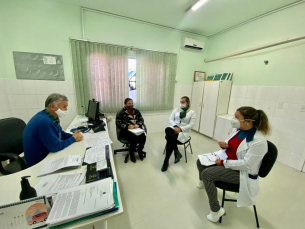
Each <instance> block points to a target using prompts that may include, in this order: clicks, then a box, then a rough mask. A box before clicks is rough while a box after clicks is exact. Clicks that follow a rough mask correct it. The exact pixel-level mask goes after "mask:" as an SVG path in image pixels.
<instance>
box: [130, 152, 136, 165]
mask: <svg viewBox="0 0 305 229" xmlns="http://www.w3.org/2000/svg"><path fill="white" fill-rule="evenodd" d="M130 160H131V161H132V162H133V163H136V162H137V161H136V158H135V156H134V153H133V154H130Z"/></svg>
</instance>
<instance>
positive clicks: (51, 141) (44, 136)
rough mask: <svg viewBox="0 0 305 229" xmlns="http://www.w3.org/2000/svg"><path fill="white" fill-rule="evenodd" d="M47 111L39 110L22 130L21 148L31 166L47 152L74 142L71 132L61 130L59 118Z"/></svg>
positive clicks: (27, 163)
mask: <svg viewBox="0 0 305 229" xmlns="http://www.w3.org/2000/svg"><path fill="white" fill-rule="evenodd" d="M56 120H58V119H55V118H54V117H53V116H50V113H48V111H45V110H43V111H40V112H38V113H37V114H36V115H35V116H33V117H32V118H31V120H30V121H29V122H28V124H27V125H26V127H25V129H24V131H23V149H24V157H25V161H26V165H27V166H28V167H31V166H33V165H35V164H37V163H38V162H40V161H42V160H43V159H44V158H45V157H46V156H47V155H48V154H49V152H57V151H60V150H62V149H64V148H66V147H68V146H69V145H71V144H72V143H74V142H75V138H74V137H73V136H72V134H68V133H66V132H64V131H62V128H61V126H60V125H59V120H58V121H56Z"/></svg>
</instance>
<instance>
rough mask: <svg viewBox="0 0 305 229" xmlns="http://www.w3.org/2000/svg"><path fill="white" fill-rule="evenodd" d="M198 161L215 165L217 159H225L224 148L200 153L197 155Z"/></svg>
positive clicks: (206, 164) (226, 156) (207, 164)
mask: <svg viewBox="0 0 305 229" xmlns="http://www.w3.org/2000/svg"><path fill="white" fill-rule="evenodd" d="M198 158H199V161H200V163H201V164H202V165H205V166H209V165H215V161H216V160H217V159H220V160H226V159H227V158H228V155H227V154H226V151H225V150H219V151H216V152H213V153H207V154H201V155H198Z"/></svg>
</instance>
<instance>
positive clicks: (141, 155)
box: [138, 152, 144, 161]
mask: <svg viewBox="0 0 305 229" xmlns="http://www.w3.org/2000/svg"><path fill="white" fill-rule="evenodd" d="M138 154H139V158H140V160H141V161H143V159H144V152H138Z"/></svg>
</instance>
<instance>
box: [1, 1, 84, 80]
mask: <svg viewBox="0 0 305 229" xmlns="http://www.w3.org/2000/svg"><path fill="white" fill-rule="evenodd" d="M0 21H1V22H0V23H1V24H0V26H1V34H2V35H1V37H0V38H1V42H0V50H1V54H0V77H1V78H16V74H15V66H14V61H13V51H19V52H33V53H46V54H58V55H62V56H63V60H64V70H65V77H66V80H72V67H71V55H70V47H69V40H68V38H69V37H71V36H72V37H80V35H81V26H80V10H79V8H78V7H74V6H68V5H64V4H58V3H53V2H50V1H41V0H9V1H7V0H0Z"/></svg>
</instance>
